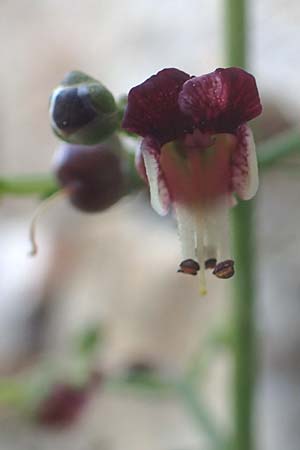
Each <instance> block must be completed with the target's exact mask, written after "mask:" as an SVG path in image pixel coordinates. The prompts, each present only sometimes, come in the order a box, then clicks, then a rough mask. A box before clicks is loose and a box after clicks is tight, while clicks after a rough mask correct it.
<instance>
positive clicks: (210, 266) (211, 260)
mask: <svg viewBox="0 0 300 450" xmlns="http://www.w3.org/2000/svg"><path fill="white" fill-rule="evenodd" d="M216 264H217V260H216V258H209V259H207V260H206V261H205V269H214V268H215V267H216Z"/></svg>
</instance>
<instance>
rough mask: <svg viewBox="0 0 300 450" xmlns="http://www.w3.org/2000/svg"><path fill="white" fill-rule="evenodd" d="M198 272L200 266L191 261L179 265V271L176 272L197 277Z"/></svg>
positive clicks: (186, 260) (187, 260)
mask: <svg viewBox="0 0 300 450" xmlns="http://www.w3.org/2000/svg"><path fill="white" fill-rule="evenodd" d="M198 270H200V266H199V264H198V263H197V261H194V260H193V259H185V260H184V261H182V263H180V269H178V270H177V272H180V273H187V274H189V275H197V272H198Z"/></svg>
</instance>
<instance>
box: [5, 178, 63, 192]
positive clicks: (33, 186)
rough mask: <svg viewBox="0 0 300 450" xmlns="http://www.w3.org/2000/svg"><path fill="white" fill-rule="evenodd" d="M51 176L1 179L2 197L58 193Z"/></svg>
mask: <svg viewBox="0 0 300 450" xmlns="http://www.w3.org/2000/svg"><path fill="white" fill-rule="evenodd" d="M57 189H58V188H57V185H56V183H55V181H54V179H53V178H52V177H51V175H32V174H31V175H19V176H18V175H17V176H13V177H1V178H0V196H1V195H4V194H5V195H36V194H37V195H46V194H49V193H52V192H54V191H56V190H57Z"/></svg>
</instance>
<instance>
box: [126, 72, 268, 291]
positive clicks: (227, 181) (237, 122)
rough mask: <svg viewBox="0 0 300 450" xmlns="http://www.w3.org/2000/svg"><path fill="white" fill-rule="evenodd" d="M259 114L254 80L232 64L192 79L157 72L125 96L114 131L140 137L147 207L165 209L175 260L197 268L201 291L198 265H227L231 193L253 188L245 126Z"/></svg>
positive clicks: (246, 195)
mask: <svg viewBox="0 0 300 450" xmlns="http://www.w3.org/2000/svg"><path fill="white" fill-rule="evenodd" d="M261 111H262V106H261V103H260V99H259V94H258V90H257V87H256V82H255V78H254V77H253V76H252V75H250V74H249V73H248V72H246V71H244V70H242V69H239V68H236V67H231V68H228V69H217V70H215V71H214V72H212V73H209V74H206V75H203V76H200V77H191V76H189V75H188V74H186V73H184V72H182V71H180V70H178V69H164V70H162V71H160V72H158V73H157V74H156V75H153V76H152V77H150V78H149V79H148V80H146V81H145V82H144V83H142V84H140V85H139V86H136V87H134V88H133V89H131V91H130V92H129V95H128V105H127V109H126V111H125V115H124V119H123V124H122V126H123V128H124V129H126V130H128V131H130V132H135V133H137V134H139V135H140V136H143V138H144V139H143V141H142V145H141V149H140V152H139V153H138V154H137V158H136V161H137V169H138V171H139V173H140V174H141V176H142V177H143V178H146V179H147V181H148V183H149V186H150V194H151V204H152V206H153V208H154V209H155V210H156V211H157V212H158V213H159V214H162V215H164V214H166V213H167V212H168V210H169V207H170V205H171V204H172V205H173V207H174V209H175V211H176V216H177V221H178V230H179V235H180V239H181V243H182V257H183V260H184V261H186V260H190V261H194V262H195V264H194V266H195V267H196V264H198V265H199V266H200V272H199V273H200V278H201V280H202V282H201V285H202V287H201V291H202V292H203V293H204V292H205V287H204V282H205V276H204V269H205V261H207V260H216V265H217V267H219V266H218V264H220V263H222V261H228V260H231V258H230V255H229V254H228V252H229V251H228V245H226V241H227V238H225V239H222V238H221V234H222V233H223V230H224V228H225V227H226V224H227V220H226V217H227V211H228V208H229V207H231V206H233V205H234V204H235V198H234V197H233V194H237V195H238V196H239V197H240V198H241V199H244V200H247V199H250V198H252V197H253V196H254V195H255V193H256V190H257V187H258V171H257V162H256V153H255V145H254V141H253V137H252V133H251V130H250V128H249V127H248V125H247V121H249V120H251V119H253V118H255V117H256V116H258V115H259V114H260V113H261ZM181 271H182V270H181ZM182 272H184V273H189V271H187V270H186V271H182ZM233 272H234V271H233V270H232V275H233ZM216 273H217V271H215V274H216ZM228 278H229V276H228Z"/></svg>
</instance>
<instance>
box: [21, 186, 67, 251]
mask: <svg viewBox="0 0 300 450" xmlns="http://www.w3.org/2000/svg"><path fill="white" fill-rule="evenodd" d="M67 194H68V191H67V190H66V189H61V190H60V191H56V192H54V194H52V195H50V196H49V197H47V198H46V199H45V200H43V201H42V203H40V204H39V206H38V207H37V208H36V210H35V212H34V214H33V216H32V219H31V222H30V227H29V240H30V245H31V250H30V252H29V256H35V255H37V253H38V244H37V238H36V228H37V223H38V221H39V219H40V218H41V216H42V215H43V214H44V213H45V212H46V211H47V210H48V208H49V207H50V206H51V204H52V203H54V202H55V201H56V200H58V199H59V198H61V197H65V196H66V195H67Z"/></svg>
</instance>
